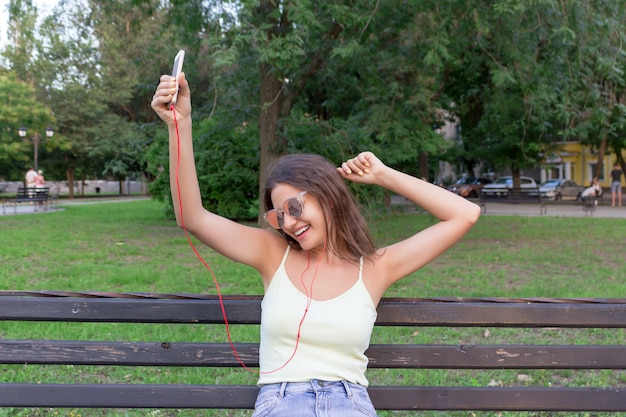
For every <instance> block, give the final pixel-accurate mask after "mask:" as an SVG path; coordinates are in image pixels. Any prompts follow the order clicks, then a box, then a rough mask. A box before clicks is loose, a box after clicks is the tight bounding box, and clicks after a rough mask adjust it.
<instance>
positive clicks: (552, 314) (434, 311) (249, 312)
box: [0, 296, 626, 328]
mask: <svg viewBox="0 0 626 417" xmlns="http://www.w3.org/2000/svg"><path fill="white" fill-rule="evenodd" d="M24 301H25V298H24V297H20V296H7V297H2V303H0V320H20V321H29V320H36V321H68V322H123V323H204V324H210V323H212V324H219V323H223V322H224V319H223V317H222V310H221V307H220V305H219V301H218V300H216V299H209V300H170V299H166V300H152V299H132V298H131V299H111V298H69V297H64V298H55V297H52V298H30V299H28V303H25V302H24ZM225 306H226V307H225V310H226V315H227V317H228V321H229V323H232V324H258V323H259V321H260V318H261V302H260V300H258V299H253V300H240V299H226V300H225ZM573 306H575V308H574V307H573ZM624 323H626V304H623V303H612V302H606V303H580V304H573V305H572V304H562V303H531V302H526V303H524V302H519V303H518V302H513V303H493V302H485V303H475V302H414V303H408V302H396V301H392V300H389V301H388V300H385V299H383V300H382V301H381V303H380V305H379V308H378V319H377V321H376V324H377V325H378V326H447V327H455V326H463V327H467V326H489V327H507V326H513V327H581V328H582V327H593V328H612V327H616V328H620V327H621V328H623V327H624Z"/></svg>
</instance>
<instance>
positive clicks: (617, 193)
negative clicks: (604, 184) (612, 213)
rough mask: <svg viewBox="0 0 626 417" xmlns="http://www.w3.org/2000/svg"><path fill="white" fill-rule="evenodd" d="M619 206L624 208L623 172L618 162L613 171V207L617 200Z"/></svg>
mask: <svg viewBox="0 0 626 417" xmlns="http://www.w3.org/2000/svg"><path fill="white" fill-rule="evenodd" d="M616 197H617V204H618V205H619V206H620V207H622V170H621V169H620V167H619V164H618V163H617V162H616V163H615V165H613V170H612V171H611V206H613V207H615V199H616Z"/></svg>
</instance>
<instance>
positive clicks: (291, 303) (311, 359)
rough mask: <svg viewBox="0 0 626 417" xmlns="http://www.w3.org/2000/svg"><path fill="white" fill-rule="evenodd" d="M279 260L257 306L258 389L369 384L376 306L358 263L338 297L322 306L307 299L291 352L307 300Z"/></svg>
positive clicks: (322, 303)
mask: <svg viewBox="0 0 626 417" xmlns="http://www.w3.org/2000/svg"><path fill="white" fill-rule="evenodd" d="M288 254H289V247H288V248H287V250H286V251H285V255H284V256H283V260H282V262H281V264H280V266H279V267H278V269H277V270H276V272H275V274H274V277H273V278H272V281H271V282H270V285H269V287H268V288H267V291H266V292H265V296H264V297H263V301H262V303H261V344H260V351H259V360H260V366H261V369H260V371H261V374H260V377H259V381H258V384H259V385H263V384H273V383H279V382H305V381H309V380H311V379H320V380H324V381H339V380H342V379H344V380H346V381H348V382H352V383H356V384H360V385H363V386H367V385H368V381H367V378H365V370H366V368H367V363H368V359H367V356H365V350H366V349H367V348H368V346H369V342H370V336H371V334H372V329H373V327H374V322H375V321H376V315H377V313H376V306H375V305H374V302H373V301H372V298H371V296H370V294H369V292H368V291H367V288H366V287H365V284H364V283H363V277H362V275H363V258H361V260H360V265H359V279H358V280H357V282H356V283H355V284H354V285H353V286H352V287H351V288H350V289H348V290H347V291H346V292H344V293H343V294H341V295H339V296H337V297H335V298H333V299H330V300H325V301H316V300H311V305H310V307H309V311H308V312H307V315H306V318H305V319H304V322H303V323H302V328H301V330H300V340H299V342H298V347H297V350H296V351H295V355H294V356H293V358H292V359H291V360H290V361H289V362H288V363H287V364H286V365H285V363H286V362H287V361H288V360H289V358H290V357H291V356H292V355H293V353H294V350H295V349H296V348H295V346H296V340H297V334H298V325H299V324H300V321H301V320H302V316H303V314H304V310H305V308H306V304H307V297H306V295H304V294H303V293H302V292H301V291H300V290H298V289H297V288H296V287H295V286H294V285H293V283H292V282H291V281H290V280H289V277H288V276H287V272H286V271H285V261H286V259H287V255H288Z"/></svg>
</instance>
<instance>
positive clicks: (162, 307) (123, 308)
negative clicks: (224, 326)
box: [0, 297, 261, 324]
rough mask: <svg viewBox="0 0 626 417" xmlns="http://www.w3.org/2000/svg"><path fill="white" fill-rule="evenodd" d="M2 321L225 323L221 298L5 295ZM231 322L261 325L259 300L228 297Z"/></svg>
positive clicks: (2, 303) (226, 306) (226, 308)
mask: <svg viewBox="0 0 626 417" xmlns="http://www.w3.org/2000/svg"><path fill="white" fill-rule="evenodd" d="M0 301H1V303H0V320H17V321H67V322H111V323H202V324H218V323H224V319H223V316H222V309H221V306H220V304H219V301H218V300H171V299H165V300H154V299H133V298H72V297H64V298H57V297H53V298H38V297H3V298H2V299H1V300H0ZM225 311H226V314H227V318H228V321H229V323H231V324H258V323H259V321H260V317H261V303H260V301H259V300H257V299H250V300H245V299H244V300H228V302H225Z"/></svg>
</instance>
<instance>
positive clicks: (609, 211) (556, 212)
mask: <svg viewBox="0 0 626 417" xmlns="http://www.w3.org/2000/svg"><path fill="white" fill-rule="evenodd" d="M149 198H150V197H147V196H128V197H112V198H107V197H98V198H93V199H82V198H81V199H75V200H65V199H63V200H60V201H59V202H58V208H51V209H50V210H48V211H42V210H39V211H37V212H35V211H34V210H33V209H34V207H33V206H30V205H28V204H18V207H17V214H46V213H52V212H54V211H58V210H63V209H64V207H66V206H70V205H75V204H97V203H104V202H107V203H111V202H119V203H122V202H127V201H137V200H139V199H149ZM392 204H398V205H406V206H407V207H414V204H412V203H410V202H409V203H407V200H406V199H404V198H402V197H399V196H395V197H394V198H393V199H392ZM13 214H14V212H13V207H10V208H7V210H6V213H2V212H0V216H2V215H6V216H8V215H13ZM515 215H519V216H539V215H540V214H539V205H538V204H513V203H496V202H489V203H487V211H486V213H483V214H482V216H515ZM544 216H556V217H598V218H623V219H626V207H611V205H610V204H607V203H606V202H605V203H604V204H600V205H598V206H597V207H596V209H595V210H594V211H593V212H591V213H585V212H584V211H583V208H582V205H581V204H579V203H575V202H565V203H548V212H547V214H544Z"/></svg>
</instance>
